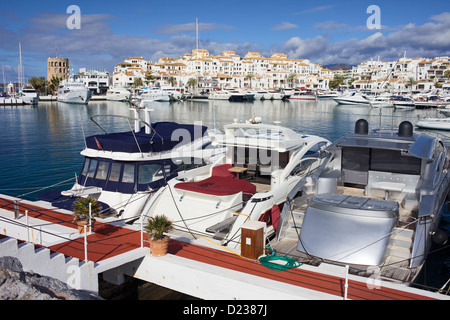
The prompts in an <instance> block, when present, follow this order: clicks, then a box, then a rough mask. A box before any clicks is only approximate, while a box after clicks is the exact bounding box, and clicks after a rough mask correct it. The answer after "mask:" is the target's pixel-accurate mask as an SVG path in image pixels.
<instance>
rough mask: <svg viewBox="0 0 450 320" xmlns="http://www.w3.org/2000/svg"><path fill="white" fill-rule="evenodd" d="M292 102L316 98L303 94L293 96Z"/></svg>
mask: <svg viewBox="0 0 450 320" xmlns="http://www.w3.org/2000/svg"><path fill="white" fill-rule="evenodd" d="M290 99H292V100H310V101H312V100H316V96H315V95H312V94H302V95H295V94H294V95H292V96H291V97H290Z"/></svg>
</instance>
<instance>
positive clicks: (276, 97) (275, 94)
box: [269, 90, 284, 100]
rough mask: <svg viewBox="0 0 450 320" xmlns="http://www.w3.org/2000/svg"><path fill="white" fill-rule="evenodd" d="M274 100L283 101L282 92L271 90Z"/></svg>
mask: <svg viewBox="0 0 450 320" xmlns="http://www.w3.org/2000/svg"><path fill="white" fill-rule="evenodd" d="M269 92H270V93H272V99H273V100H283V98H284V94H283V93H282V92H281V91H280V90H271V91H269Z"/></svg>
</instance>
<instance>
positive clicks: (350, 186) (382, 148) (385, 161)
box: [272, 119, 450, 284]
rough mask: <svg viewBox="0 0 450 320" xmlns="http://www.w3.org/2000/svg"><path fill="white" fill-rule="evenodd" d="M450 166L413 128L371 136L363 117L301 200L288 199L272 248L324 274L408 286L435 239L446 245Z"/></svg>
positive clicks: (442, 150)
mask: <svg viewBox="0 0 450 320" xmlns="http://www.w3.org/2000/svg"><path fill="white" fill-rule="evenodd" d="M448 161H449V158H448V154H447V148H446V147H445V146H444V144H443V142H442V141H441V140H440V139H439V138H437V137H432V136H428V135H425V134H414V132H413V125H412V124H411V123H410V122H407V121H405V122H402V123H401V124H400V125H399V128H398V130H374V131H372V132H371V133H369V126H368V123H367V121H366V120H363V119H361V120H359V121H358V122H357V123H356V125H355V133H354V134H350V135H348V136H345V137H343V138H341V139H339V140H337V141H336V142H334V143H333V144H332V145H331V146H330V147H329V148H327V150H326V154H325V160H324V161H323V163H322V164H321V165H320V167H319V168H318V169H317V170H316V172H314V173H313V174H312V175H311V176H309V177H308V178H307V179H306V181H303V182H302V185H300V187H301V188H302V189H301V196H297V197H296V198H295V199H294V195H291V196H290V198H291V200H292V201H290V202H289V204H292V205H290V206H285V207H284V208H283V212H282V213H281V217H280V226H281V227H280V228H279V230H277V238H276V241H274V242H272V245H273V247H272V248H273V249H274V250H275V251H277V252H280V251H278V250H283V254H286V255H289V256H291V257H292V256H294V257H296V259H297V260H299V261H300V262H303V263H305V264H310V265H314V266H320V267H321V269H323V270H325V269H327V268H328V269H330V268H331V269H330V270H332V268H333V266H335V267H336V266H341V267H342V266H344V267H345V266H347V268H349V270H350V271H349V272H350V273H351V274H353V275H357V276H361V277H367V278H374V277H376V278H377V279H381V280H386V281H393V282H400V283H406V284H410V283H411V282H413V281H414V279H415V278H416V277H417V275H418V274H419V272H420V270H421V267H422V266H423V264H424V261H425V259H426V257H427V254H428V252H429V250H430V247H431V244H432V242H433V241H432V240H436V241H438V242H441V244H442V242H443V241H445V232H444V231H442V230H439V229H438V226H439V222H440V220H441V209H442V207H443V205H444V203H445V201H446V199H447V194H448V191H449V182H450V179H449V178H450V177H449V173H448V168H447V165H448ZM286 248H289V249H286ZM332 265H333V266H332Z"/></svg>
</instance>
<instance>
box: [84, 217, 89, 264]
mask: <svg viewBox="0 0 450 320" xmlns="http://www.w3.org/2000/svg"><path fill="white" fill-rule="evenodd" d="M83 230H84V261H85V262H88V256H87V254H88V253H87V226H86V225H84V226H83Z"/></svg>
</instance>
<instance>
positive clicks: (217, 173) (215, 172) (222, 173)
mask: <svg viewBox="0 0 450 320" xmlns="http://www.w3.org/2000/svg"><path fill="white" fill-rule="evenodd" d="M230 168H233V165H231V164H228V163H226V164H221V165H220V166H215V167H213V168H212V176H213V177H231V178H234V177H236V174H235V173H233V172H230V171H228V169H230Z"/></svg>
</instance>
